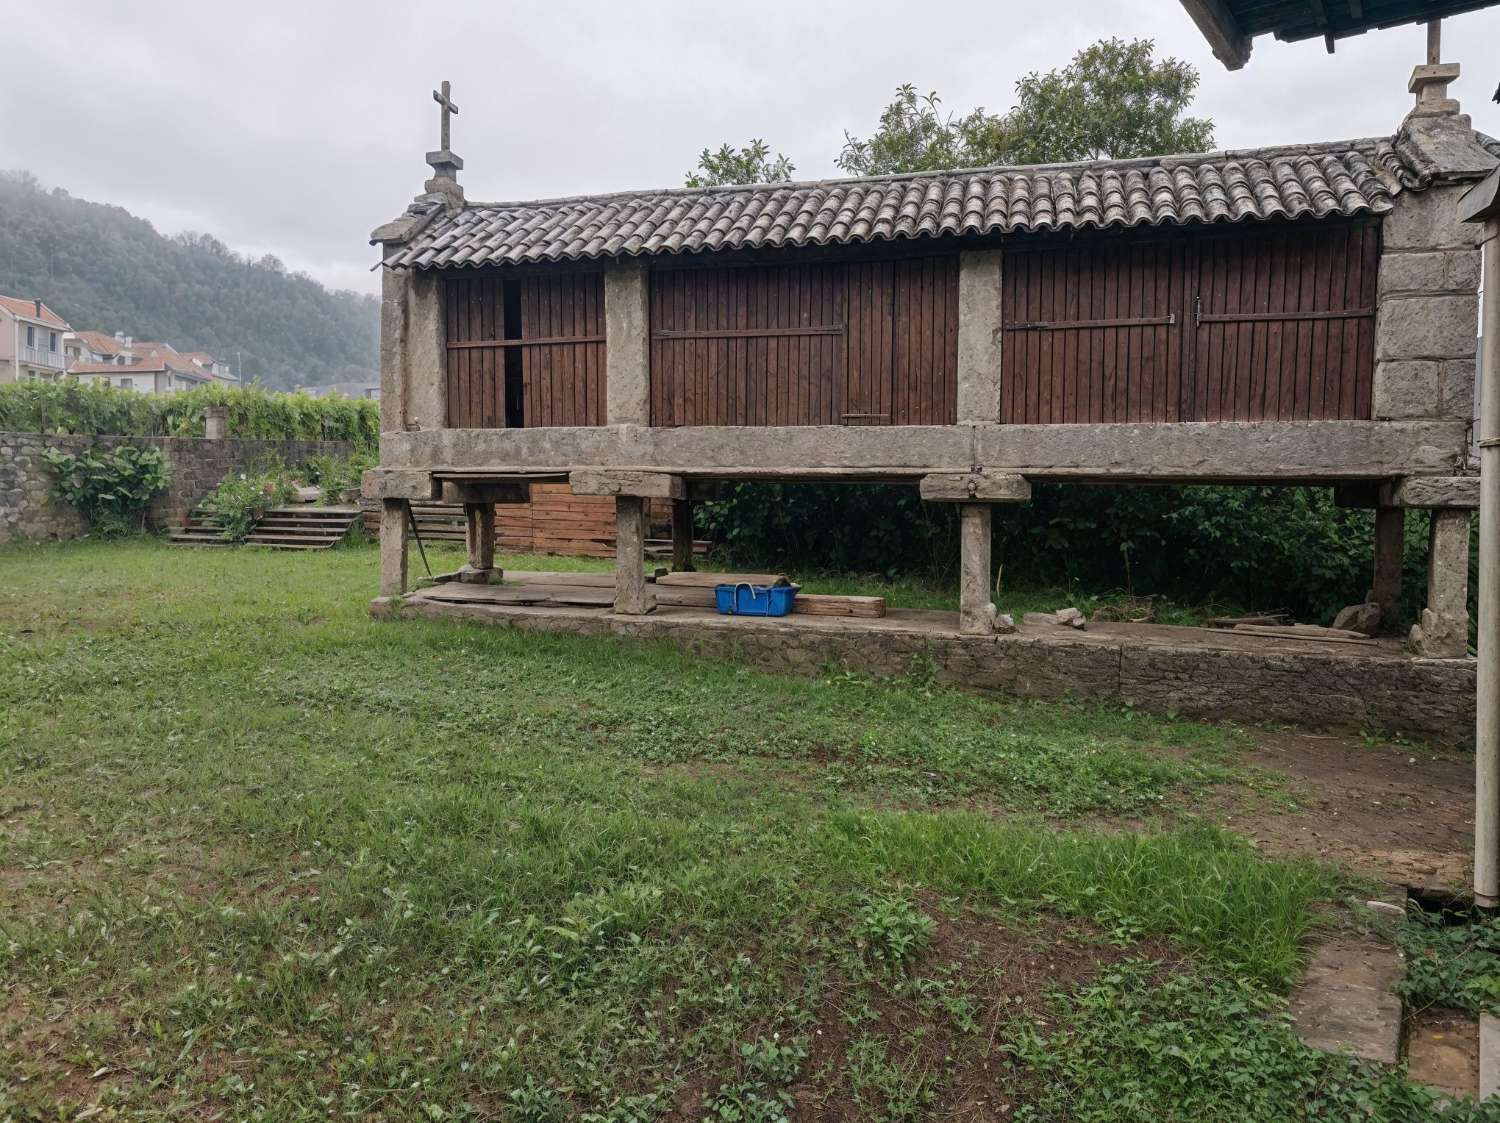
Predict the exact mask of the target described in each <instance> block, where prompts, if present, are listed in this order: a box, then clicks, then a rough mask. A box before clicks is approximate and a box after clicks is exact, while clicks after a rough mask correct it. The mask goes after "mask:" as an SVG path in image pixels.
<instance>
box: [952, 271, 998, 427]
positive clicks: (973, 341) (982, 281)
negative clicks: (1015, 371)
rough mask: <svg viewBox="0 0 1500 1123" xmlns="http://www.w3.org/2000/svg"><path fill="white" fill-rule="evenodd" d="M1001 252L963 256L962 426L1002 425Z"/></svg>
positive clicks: (960, 314) (960, 331)
mask: <svg viewBox="0 0 1500 1123" xmlns="http://www.w3.org/2000/svg"><path fill="white" fill-rule="evenodd" d="M1000 257H1001V255H1000V251H999V250H964V251H963V252H961V253H960V254H959V255H958V423H959V424H960V425H993V424H995V423H996V422H997V421H999V420H1000V349H1001V346H1002V343H1001V328H1002V319H1001V311H1000V268H1001V261H1000Z"/></svg>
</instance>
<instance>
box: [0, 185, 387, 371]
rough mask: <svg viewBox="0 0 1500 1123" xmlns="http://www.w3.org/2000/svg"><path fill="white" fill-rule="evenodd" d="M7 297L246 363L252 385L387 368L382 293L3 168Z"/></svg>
mask: <svg viewBox="0 0 1500 1123" xmlns="http://www.w3.org/2000/svg"><path fill="white" fill-rule="evenodd" d="M0 293H6V294H8V295H12V296H21V297H39V298H41V299H42V300H44V301H46V302H47V304H48V305H49V306H50V307H51V308H53V309H55V310H56V311H57V312H58V313H59V314H60V315H61V316H63V318H64V319H66V320H68V322H69V323H71V324H72V325H73V326H74V327H75V328H79V329H93V330H98V331H105V332H114V331H123V332H125V333H127V334H129V335H132V336H134V337H135V338H137V339H151V340H160V341H163V342H166V343H170V344H171V345H172V346H173V347H176V348H177V349H178V350H179V351H207V352H209V353H210V354H212V355H215V356H217V357H219V358H222V359H225V360H226V361H228V362H230V363H231V364H233V363H235V361H236V359H237V358H238V359H239V361H240V362H241V365H242V372H243V376H244V378H245V380H246V381H247V382H248V381H250V380H252V379H259V380H260V381H262V382H264V383H265V384H266V385H268V386H272V387H277V388H283V389H288V388H290V387H292V386H295V385H298V384H305V385H318V384H321V383H326V382H334V381H340V380H353V379H361V380H363V379H370V380H373V378H374V371H375V369H376V368H377V366H378V347H379V312H380V302H379V301H378V300H377V299H376V298H375V297H373V296H366V295H361V294H358V293H354V292H330V291H329V290H328V289H325V288H324V287H323V286H322V285H320V284H318V283H317V282H316V281H314V280H313V279H312V278H310V277H307V276H304V275H302V274H298V273H289V272H288V271H287V269H286V266H285V265H283V264H282V263H281V262H280V261H278V260H277V259H276V258H274V257H272V256H270V255H266V256H264V257H262V258H260V259H259V260H256V261H252V260H250V259H249V258H246V257H243V256H241V255H239V254H237V253H235V252H233V251H232V250H230V249H229V248H228V247H227V246H225V245H224V244H223V243H222V242H220V241H218V240H217V239H215V238H213V237H210V236H209V235H207V234H181V235H177V236H175V237H170V238H168V237H163V236H162V235H161V234H159V233H157V231H156V230H155V229H154V228H153V227H152V226H151V224H150V223H149V222H146V221H145V220H144V219H140V218H136V217H135V216H133V215H131V214H129V213H128V212H126V211H125V210H123V209H122V208H120V207H114V206H106V205H104V204H101V203H90V202H86V201H84V200H82V199H75V198H73V197H72V196H71V195H69V194H68V193H67V192H66V191H63V190H62V189H60V188H58V189H54V190H51V191H48V190H45V189H44V188H43V187H42V185H41V184H40V183H39V182H38V181H37V179H36V177H35V176H32V175H30V174H28V173H25V172H13V173H9V174H0Z"/></svg>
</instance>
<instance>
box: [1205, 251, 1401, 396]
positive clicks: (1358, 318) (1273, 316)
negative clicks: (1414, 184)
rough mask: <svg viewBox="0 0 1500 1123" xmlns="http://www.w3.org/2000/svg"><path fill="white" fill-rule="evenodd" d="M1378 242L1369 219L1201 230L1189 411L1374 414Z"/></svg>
mask: <svg viewBox="0 0 1500 1123" xmlns="http://www.w3.org/2000/svg"><path fill="white" fill-rule="evenodd" d="M1379 253H1380V241H1379V230H1378V228H1376V227H1374V226H1331V227H1327V228H1322V229H1318V228H1315V229H1311V230H1306V229H1302V230H1295V231H1291V230H1288V231H1280V232H1277V233H1275V234H1269V235H1267V234H1262V235H1260V236H1258V237H1240V238H1217V239H1212V240H1205V241H1204V242H1203V243H1202V244H1201V245H1200V246H1199V248H1198V262H1197V286H1196V288H1197V298H1196V301H1195V307H1194V309H1193V318H1194V322H1195V325H1196V340H1195V348H1196V350H1195V355H1194V362H1195V367H1196V372H1197V377H1196V379H1195V381H1194V385H1193V387H1192V391H1193V396H1192V398H1191V399H1190V401H1189V404H1188V408H1187V416H1188V417H1189V418H1190V419H1191V420H1195V421H1253V420H1261V419H1274V420H1281V421H1317V420H1323V419H1334V418H1342V419H1358V418H1368V417H1369V416H1370V415H1371V393H1372V387H1373V382H1374V373H1375V280H1376V269H1377V267H1378V262H1379Z"/></svg>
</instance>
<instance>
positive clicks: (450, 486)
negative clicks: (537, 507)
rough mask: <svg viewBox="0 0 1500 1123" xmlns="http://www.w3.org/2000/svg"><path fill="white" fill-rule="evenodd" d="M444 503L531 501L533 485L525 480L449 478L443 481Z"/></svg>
mask: <svg viewBox="0 0 1500 1123" xmlns="http://www.w3.org/2000/svg"><path fill="white" fill-rule="evenodd" d="M443 502H444V503H489V504H491V505H493V504H495V503H530V502H531V485H530V484H529V483H525V482H524V481H519V480H516V481H506V480H483V481H475V482H472V483H471V482H469V481H468V480H447V481H445V482H444V483H443Z"/></svg>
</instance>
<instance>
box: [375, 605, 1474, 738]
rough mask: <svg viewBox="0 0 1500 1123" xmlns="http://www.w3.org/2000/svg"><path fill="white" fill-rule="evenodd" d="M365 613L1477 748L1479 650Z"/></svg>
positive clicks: (1036, 631)
mask: <svg viewBox="0 0 1500 1123" xmlns="http://www.w3.org/2000/svg"><path fill="white" fill-rule="evenodd" d="M370 612H371V615H372V616H375V617H377V618H396V617H405V616H431V617H436V618H449V619H451V618H455V617H456V618H459V619H467V620H475V621H481V622H485V623H491V624H497V625H500V626H505V627H512V628H516V629H518V630H521V631H537V632H557V633H563V634H570V635H581V636H609V635H614V636H623V637H628V638H632V639H639V640H657V641H660V640H664V641H667V642H670V643H672V644H674V645H676V646H678V647H680V648H682V649H683V650H685V651H687V652H689V653H691V654H693V655H695V656H701V657H703V658H711V659H733V660H738V661H741V662H745V663H748V664H750V665H752V666H755V667H758V668H760V669H762V670H767V671H775V672H780V673H793V674H820V673H823V672H824V671H825V670H827V669H829V668H833V669H838V670H844V669H848V670H853V671H858V672H860V673H863V674H870V675H874V676H877V677H892V676H900V675H908V674H911V673H913V672H920V673H923V674H928V673H930V674H931V675H932V676H933V677H934V678H936V679H937V680H938V681H942V682H950V683H955V684H959V685H963V686H967V687H974V688H979V689H986V690H997V691H1001V692H1003V693H1006V694H1012V695H1017V696H1021V697H1030V698H1064V697H1071V698H1080V699H1094V700H1106V701H1121V702H1126V703H1129V704H1131V705H1133V706H1137V707H1139V708H1140V709H1142V710H1149V711H1154V712H1157V713H1173V714H1180V715H1183V716H1188V717H1203V718H1217V719H1224V720H1231V721H1253V722H1267V721H1270V722H1285V723H1288V724H1291V725H1299V726H1304V727H1308V728H1313V729H1346V730H1359V731H1366V730H1372V731H1384V732H1399V733H1407V734H1415V735H1417V736H1420V737H1424V738H1427V739H1429V740H1432V741H1435V742H1441V743H1445V744H1472V742H1473V736H1474V683H1475V669H1474V668H1475V663H1474V660H1473V659H1468V658H1461V659H1419V658H1412V657H1411V656H1409V655H1406V654H1402V653H1400V651H1399V648H1397V647H1395V646H1394V645H1391V646H1386V647H1382V648H1380V649H1378V650H1377V649H1370V648H1364V647H1354V648H1352V649H1344V648H1336V649H1334V650H1332V651H1330V650H1327V649H1326V647H1324V648H1318V647H1316V646H1315V645H1310V644H1296V643H1294V642H1293V641H1288V642H1287V644H1285V645H1279V644H1275V643H1269V642H1264V641H1261V642H1252V641H1238V643H1239V646H1238V648H1237V649H1236V648H1234V647H1233V646H1232V645H1234V644H1236V642H1237V641H1235V640H1234V639H1233V638H1232V637H1231V638H1226V637H1219V636H1214V635H1212V634H1208V635H1205V634H1204V633H1203V632H1202V631H1201V630H1199V629H1191V628H1178V629H1168V630H1165V632H1164V633H1162V634H1160V635H1150V634H1149V633H1150V632H1151V631H1152V630H1151V629H1149V628H1147V629H1145V630H1139V629H1138V630H1136V631H1127V632H1122V631H1120V630H1119V627H1120V626H1114V627H1112V626H1109V625H1105V626H1104V628H1101V629H1100V630H1098V631H1095V630H1092V629H1091V630H1090V631H1088V632H1075V631H1073V630H1072V629H1069V628H1056V627H1050V628H1045V629H1041V628H1034V627H1033V628H1026V629H1022V630H1021V631H1020V632H1018V633H1016V634H1014V635H990V636H977V635H960V634H958V633H957V632H956V631H954V630H951V628H952V627H953V624H950V626H949V628H947V629H940V628H934V627H932V626H931V625H926V626H920V625H913V626H906V625H904V624H903V623H902V622H901V621H900V620H896V619H886V620H881V621H843V620H835V619H833V618H818V619H817V620H815V621H813V620H811V618H803V622H801V623H796V624H787V623H785V622H783V621H774V620H772V621H766V620H753V619H750V618H721V617H714V616H706V615H703V614H701V613H695V612H693V611H692V610H681V609H676V610H673V609H658V610H657V611H656V612H655V613H653V614H652V615H650V616H637V617H626V616H617V615H614V614H612V613H608V612H600V611H597V610H590V609H583V608H579V609H558V608H548V609H534V608H525V607H513V606H500V605H490V604H447V603H439V602H436V601H431V600H424V599H422V598H421V595H420V594H417V595H416V596H415V597H406V598H398V597H382V598H379V599H377V600H375V601H373V602H371V605H370ZM788 619H791V620H797V619H798V618H795V617H792V618H788ZM956 620H957V617H956V615H955V616H954V617H953V623H954V624H956ZM871 625H877V626H871ZM1105 628H1108V629H1110V630H1108V631H1106V630H1104V629H1105ZM1137 632H1139V634H1140V636H1141V638H1136V634H1137ZM1167 633H1170V634H1167Z"/></svg>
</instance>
